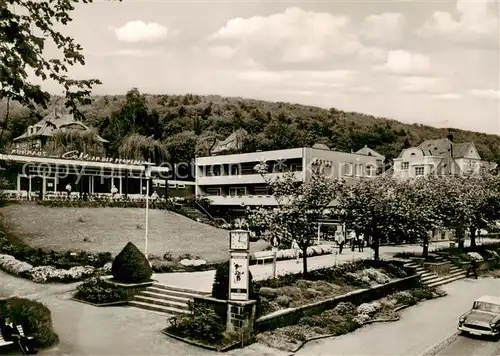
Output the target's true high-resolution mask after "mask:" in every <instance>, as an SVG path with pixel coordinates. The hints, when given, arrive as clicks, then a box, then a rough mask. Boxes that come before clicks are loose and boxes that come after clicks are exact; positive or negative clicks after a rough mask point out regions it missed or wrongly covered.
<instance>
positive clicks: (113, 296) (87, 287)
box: [74, 277, 143, 305]
mask: <svg viewBox="0 0 500 356" xmlns="http://www.w3.org/2000/svg"><path fill="white" fill-rule="evenodd" d="M142 289H143V288H125V287H121V286H118V285H116V284H113V283H111V282H109V281H106V280H104V279H101V278H98V277H97V278H92V279H90V280H88V281H86V282H84V283H82V284H80V285H79V286H78V287H76V293H75V295H74V298H75V299H78V300H82V301H85V302H88V303H92V304H97V305H99V304H116V303H119V302H127V301H129V300H131V299H132V298H133V297H134V295H135V294H136V293H137V292H138V291H140V290H142Z"/></svg>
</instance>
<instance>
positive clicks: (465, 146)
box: [418, 138, 475, 158]
mask: <svg viewBox="0 0 500 356" xmlns="http://www.w3.org/2000/svg"><path fill="white" fill-rule="evenodd" d="M418 147H419V148H420V149H422V151H423V152H424V155H425V156H446V155H448V154H449V153H450V151H452V150H453V157H454V158H462V157H465V156H466V154H467V152H469V150H470V149H471V148H474V149H475V146H474V143H473V142H463V143H453V142H451V141H450V140H449V139H447V138H440V139H437V140H426V141H424V142H422V143H421V144H420V145H419V146H418Z"/></svg>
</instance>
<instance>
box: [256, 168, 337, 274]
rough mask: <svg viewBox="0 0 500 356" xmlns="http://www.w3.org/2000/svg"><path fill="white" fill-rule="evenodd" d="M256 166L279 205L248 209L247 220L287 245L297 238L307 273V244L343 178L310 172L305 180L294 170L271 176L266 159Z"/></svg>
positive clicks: (313, 235)
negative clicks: (272, 207) (298, 178)
mask: <svg viewBox="0 0 500 356" xmlns="http://www.w3.org/2000/svg"><path fill="white" fill-rule="evenodd" d="M255 168H256V170H257V171H258V172H259V173H260V174H261V175H262V177H263V178H264V181H265V182H266V184H268V185H269V186H270V188H271V189H272V192H273V196H274V198H275V199H276V202H277V203H278V206H277V207H276V208H274V209H266V208H263V207H259V208H256V209H253V210H250V212H249V216H248V220H249V223H250V225H251V226H252V227H255V228H257V229H260V230H267V232H268V234H267V236H268V237H278V238H279V239H280V240H281V241H282V243H285V244H288V245H289V244H290V243H291V241H292V240H293V239H296V240H297V243H298V245H299V247H300V249H301V250H302V266H303V274H304V275H306V274H307V248H308V247H309V246H310V244H311V241H312V239H314V237H315V236H316V234H317V229H318V219H320V218H321V217H322V216H323V213H324V211H325V209H326V208H327V207H328V206H329V205H331V203H332V202H333V200H334V199H335V196H336V195H337V193H338V191H339V190H340V187H341V185H342V182H341V181H339V180H333V179H330V178H326V177H324V176H319V175H313V176H312V178H311V180H310V181H308V182H301V181H298V180H297V179H296V178H295V176H294V174H293V173H285V174H283V175H282V176H280V177H278V178H276V179H271V178H269V176H268V174H267V172H268V169H267V165H266V164H265V163H262V164H259V165H257V166H256V167H255Z"/></svg>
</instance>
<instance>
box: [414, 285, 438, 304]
mask: <svg viewBox="0 0 500 356" xmlns="http://www.w3.org/2000/svg"><path fill="white" fill-rule="evenodd" d="M410 293H411V295H412V296H413V297H414V298H415V299H416V300H417V301H418V300H424V299H432V298H433V295H432V290H431V289H430V288H425V287H423V288H415V289H411V290H410Z"/></svg>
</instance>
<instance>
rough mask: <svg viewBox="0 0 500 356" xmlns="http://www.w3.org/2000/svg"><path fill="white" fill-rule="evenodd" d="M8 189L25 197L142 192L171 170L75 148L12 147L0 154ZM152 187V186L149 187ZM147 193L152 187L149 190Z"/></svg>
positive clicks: (163, 177) (131, 193) (137, 193)
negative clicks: (54, 150) (60, 151)
mask: <svg viewBox="0 0 500 356" xmlns="http://www.w3.org/2000/svg"><path fill="white" fill-rule="evenodd" d="M0 165H1V166H2V167H3V168H4V171H3V173H4V174H3V175H4V177H5V178H7V181H8V183H9V188H10V189H8V191H9V192H11V193H12V192H15V193H16V194H18V195H20V196H21V197H26V198H28V199H32V198H41V199H44V198H46V197H48V196H51V195H58V194H64V193H65V192H66V191H67V190H66V187H67V186H68V184H69V185H70V186H71V191H72V193H73V194H79V195H82V194H83V193H87V194H111V193H112V189H113V186H114V187H115V188H116V193H117V194H122V195H132V196H133V195H143V194H145V192H146V185H147V184H151V185H152V182H153V179H156V180H158V179H163V180H165V181H167V179H168V178H169V175H170V174H171V170H170V168H169V167H167V166H156V165H154V164H152V163H150V162H145V161H135V160H125V159H119V158H116V159H114V158H108V157H95V156H89V155H84V154H81V153H79V152H76V151H72V152H67V153H66V154H63V155H62V156H60V157H54V156H51V155H48V154H46V153H45V152H41V151H30V150H22V149H21V150H19V149H12V150H11V151H10V152H8V153H2V154H0ZM150 188H151V186H150ZM149 191H150V192H152V191H153V190H152V189H150V190H149Z"/></svg>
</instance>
